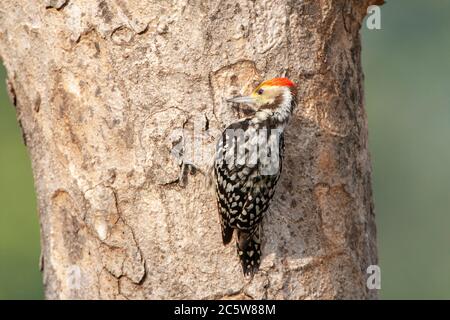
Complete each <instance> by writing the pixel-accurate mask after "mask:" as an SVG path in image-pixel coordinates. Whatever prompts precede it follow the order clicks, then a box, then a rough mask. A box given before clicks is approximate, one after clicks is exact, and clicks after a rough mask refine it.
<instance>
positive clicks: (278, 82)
mask: <svg viewBox="0 0 450 320" xmlns="http://www.w3.org/2000/svg"><path fill="white" fill-rule="evenodd" d="M260 86H282V87H294V86H295V84H294V83H293V82H292V81H291V80H289V79H288V78H273V79H270V80H266V81H264V82H263V83H261V85H260Z"/></svg>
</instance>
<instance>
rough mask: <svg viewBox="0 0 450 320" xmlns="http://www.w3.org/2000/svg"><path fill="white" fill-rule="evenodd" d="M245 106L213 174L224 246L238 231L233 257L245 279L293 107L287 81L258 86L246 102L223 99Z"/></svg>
mask: <svg viewBox="0 0 450 320" xmlns="http://www.w3.org/2000/svg"><path fill="white" fill-rule="evenodd" d="M227 101H228V102H231V103H240V104H247V105H248V106H250V107H252V108H253V114H252V115H251V116H249V117H246V118H243V119H240V120H238V121H236V122H234V123H232V124H230V125H229V126H228V127H227V128H226V129H225V130H224V131H223V133H222V135H221V137H220V139H219V141H218V142H217V146H216V154H215V159H214V165H213V171H214V180H215V190H216V195H217V205H218V211H219V214H220V218H221V227H222V240H223V244H224V245H226V244H228V243H229V242H230V241H231V239H232V237H233V233H234V230H237V241H236V246H237V251H238V255H239V258H240V261H241V264H242V268H243V271H244V274H245V275H251V276H252V275H253V274H254V273H255V272H256V271H257V270H258V268H259V265H260V260H261V231H260V229H261V228H260V226H261V221H262V218H263V216H264V214H265V212H266V211H267V209H268V207H269V204H270V201H271V200H272V197H273V195H274V192H275V186H276V184H277V182H278V179H279V178H280V173H281V167H282V159H283V152H284V130H285V127H286V125H287V123H288V121H289V119H290V117H291V115H292V112H293V110H294V107H295V105H296V89H295V85H294V83H293V82H292V81H290V80H289V79H287V78H274V79H271V80H267V81H264V82H262V83H261V84H260V85H258V86H257V87H256V89H255V90H254V91H253V92H252V93H251V95H249V96H245V97H235V98H232V99H228V100H227Z"/></svg>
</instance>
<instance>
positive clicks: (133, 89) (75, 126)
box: [0, 0, 380, 299]
mask: <svg viewBox="0 0 450 320" xmlns="http://www.w3.org/2000/svg"><path fill="white" fill-rule="evenodd" d="M376 2H380V1H376V0H352V1H338V0H321V1H316V0H303V1H291V0H280V1H273V0H258V1H253V0H244V1H232V0H210V1H206V0H191V1H189V0H181V1H157V0H145V1H142V0H129V1H126V0H109V1H107V0H102V1H93V0H78V1H72V0H46V1H43V0H39V1H37V0H36V1H26V0H17V1H12V0H5V1H1V3H0V55H1V58H2V60H3V63H4V64H5V66H6V69H7V72H8V87H9V91H10V94H11V99H12V101H13V102H14V105H15V106H16V109H17V118H18V122H19V124H20V126H21V128H22V130H23V136H24V141H25V143H26V145H27V147H28V150H29V154H30V157H31V160H32V167H33V172H34V179H35V186H36V193H37V198H38V205H39V216H40V223H41V239H42V241H41V242H42V243H41V245H42V261H41V262H42V270H43V279H44V284H45V294H46V297H47V298H49V299H67V298H83V299H104V298H106V299H134V298H138V299H140V298H153V299H160V298H161V299H166V298H182V299H183V298H194V299H196V298H199V299H212V298H217V299H228V298H269V299H271V298H275V299H342V298H351V299H366V298H376V297H377V293H376V291H375V290H369V289H368V288H367V286H366V279H367V274H366V268H367V267H368V266H369V265H373V264H376V263H377V250H376V235H375V221H374V209H373V201H372V191H371V167H370V160H369V154H368V145H367V122H366V114H365V110H364V98H363V73H362V70H361V44H360V35H359V31H360V27H361V23H362V20H363V18H364V16H365V14H366V9H367V7H368V5H369V4H373V3H376ZM274 76H288V77H290V78H291V79H292V80H294V81H295V82H296V83H297V84H298V89H299V107H298V109H297V110H296V113H295V116H294V119H293V121H292V122H291V123H290V126H289V128H288V130H287V134H286V160H285V165H284V169H283V170H284V171H283V174H282V178H281V180H280V183H279V187H278V190H277V193H276V196H275V199H274V201H273V203H272V206H271V212H270V214H269V215H268V216H267V217H266V218H265V220H264V226H263V234H264V242H263V259H262V265H261V270H260V272H258V273H257V274H256V275H255V277H254V278H253V279H252V280H248V279H244V277H243V275H242V272H241V268H240V265H239V261H238V258H237V256H236V250H235V247H234V246H233V245H231V246H229V247H223V245H222V243H221V236H220V226H219V223H218V214H217V211H216V210H217V209H216V203H215V200H214V197H213V195H212V194H211V193H210V192H209V191H208V190H207V189H206V188H205V186H204V184H203V177H202V175H201V174H195V175H190V176H189V177H188V179H187V181H186V183H185V185H184V186H181V183H180V182H181V181H180V177H179V172H180V166H179V164H180V163H179V161H178V160H177V159H175V158H174V156H173V153H174V149H176V147H179V146H180V145H181V146H182V147H183V151H184V155H183V157H185V160H191V159H188V158H187V155H188V154H192V152H189V150H190V151H192V150H194V149H195V148H196V147H195V146H196V145H197V144H196V143H195V141H196V140H193V139H189V138H188V137H192V135H193V132H194V131H196V136H195V137H196V138H198V137H199V136H200V137H201V138H202V142H203V143H202V144H201V147H202V150H204V151H205V152H206V153H208V154H211V153H212V152H213V149H214V143H215V142H214V138H215V136H214V134H215V132H217V131H218V130H220V129H222V128H224V126H225V125H226V124H227V123H229V122H230V121H231V120H234V119H237V117H238V116H239V114H237V113H236V111H235V110H233V109H232V108H230V106H228V105H227V104H226V103H225V102H224V100H223V98H226V97H230V96H232V95H234V94H235V93H237V92H239V91H241V90H242V93H244V91H248V90H250V88H251V87H252V86H253V85H254V84H255V83H257V82H258V81H260V80H263V79H267V78H270V77H274ZM182 129H183V130H182ZM194 151H196V150H194ZM197 158H198V159H197ZM206 158H207V157H196V158H195V160H197V163H196V164H197V165H199V166H200V167H201V168H205V167H206V166H207V165H208V163H207V162H208V161H207V159H206Z"/></svg>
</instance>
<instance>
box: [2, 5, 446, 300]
mask: <svg viewBox="0 0 450 320" xmlns="http://www.w3.org/2000/svg"><path fill="white" fill-rule="evenodd" d="M381 27H382V29H381V30H368V29H367V28H366V27H365V26H364V27H363V31H362V33H363V65H364V73H365V94H366V108H367V112H368V117H369V130H370V132H369V134H370V138H369V139H370V150H371V155H372V164H373V185H374V195H375V206H376V215H377V228H378V243H379V256H380V265H381V272H382V282H381V286H382V289H381V298H386V299H393V298H399V299H405V298H415V299H421V298H424V299H432V298H434V299H450V277H449V276H448V271H449V270H450V249H449V247H448V246H449V243H450V232H449V229H450V214H449V213H450V212H449V211H450V210H449V208H450V169H449V166H450V80H449V77H450V1H445V0H428V1H423V0H392V1H388V3H387V4H386V5H384V6H383V7H382V14H381ZM4 78H5V70H4V69H3V68H1V69H0V79H1V82H0V299H32V298H35V299H40V298H43V292H42V284H41V275H40V272H39V268H38V264H39V250H40V249H39V224H38V217H37V212H36V201H35V196H34V191H33V180H32V173H31V167H30V161H29V159H28V156H27V153H26V149H25V147H24V145H23V143H22V138H21V134H20V131H19V128H18V126H17V122H16V119H15V111H14V108H13V107H12V106H11V103H10V101H9V99H8V97H7V93H6V89H5V84H4V83H5V82H4Z"/></svg>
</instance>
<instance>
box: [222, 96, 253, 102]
mask: <svg viewBox="0 0 450 320" xmlns="http://www.w3.org/2000/svg"><path fill="white" fill-rule="evenodd" d="M227 102H234V103H246V104H254V103H255V100H254V99H253V98H252V97H251V96H245V97H235V98H230V99H227Z"/></svg>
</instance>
